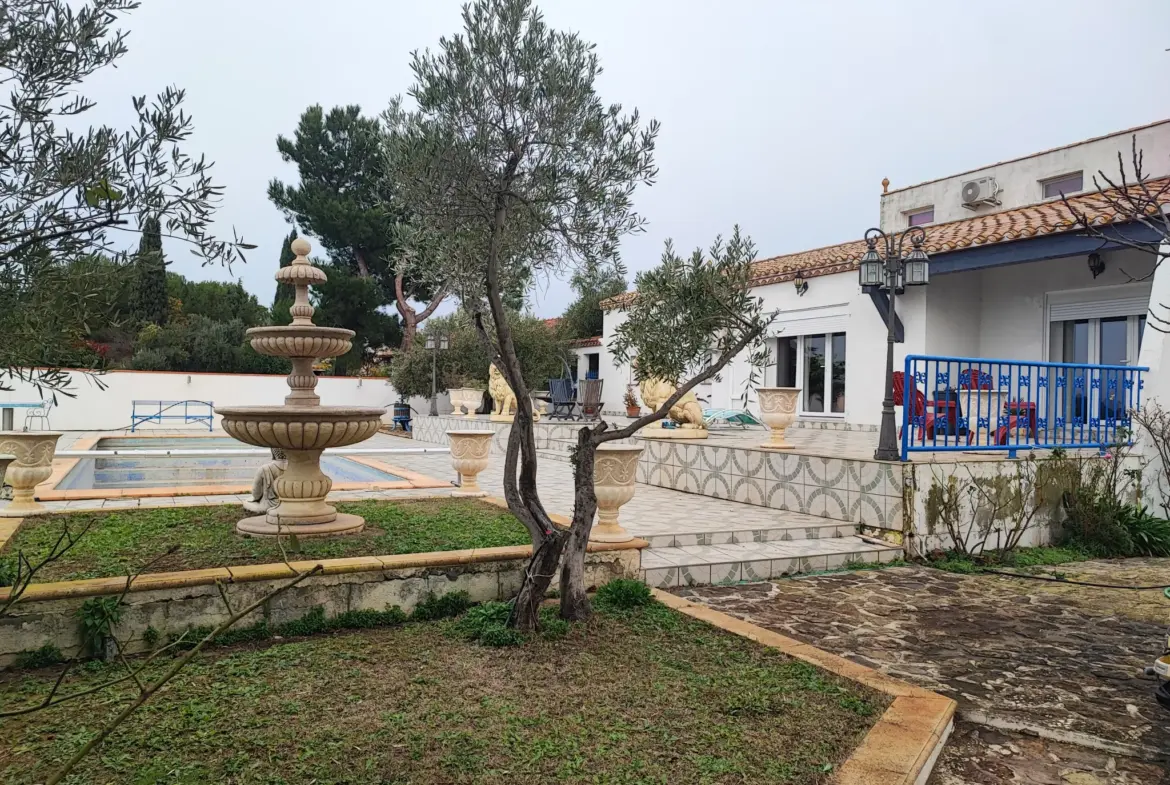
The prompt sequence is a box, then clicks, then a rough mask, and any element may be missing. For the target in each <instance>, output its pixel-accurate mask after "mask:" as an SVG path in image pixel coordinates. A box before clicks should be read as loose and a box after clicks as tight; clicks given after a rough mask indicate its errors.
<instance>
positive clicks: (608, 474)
mask: <svg viewBox="0 0 1170 785" xmlns="http://www.w3.org/2000/svg"><path fill="white" fill-rule="evenodd" d="M641 452H642V448H641V447H640V446H638V445H636V444H613V443H610V444H602V445H600V446H599V447H598V448H597V460H596V462H595V463H594V465H593V491H594V493H596V494H597V523H596V524H595V525H594V526H593V531H592V532H590V534H589V539H591V540H593V541H594V542H629V541H630V540H632V539H634V535H632V534H630V533H629V532H628V531H626V530H625V529H623V528H622V527H621V526H620V525H619V524H618V509H619V508H620V507H621V506H622V505H623V504H625V503H626V502H628V501H629V500H630V499H632V498H634V474H635V472H636V471H637V469H638V455H639V454H640V453H641Z"/></svg>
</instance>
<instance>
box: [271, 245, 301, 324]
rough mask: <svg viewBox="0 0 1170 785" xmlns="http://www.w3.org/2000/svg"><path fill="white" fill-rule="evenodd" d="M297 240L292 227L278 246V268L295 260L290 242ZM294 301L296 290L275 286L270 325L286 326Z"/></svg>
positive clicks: (285, 286) (280, 285) (286, 285)
mask: <svg viewBox="0 0 1170 785" xmlns="http://www.w3.org/2000/svg"><path fill="white" fill-rule="evenodd" d="M295 239H297V230H296V227H295V226H294V227H293V228H292V230H291V231H289V233H288V237H286V238H284V242H283V243H281V245H280V266H281V267H288V266H289V265H290V264H292V260H293V259H295V258H297V257H296V254H294V253H293V252H292V248H291V247H290V246H291V245H292V241H293V240H295ZM295 299H296V290H295V289H293V287H291V286H289V285H288V284H286V283H278V284H277V285H276V294H275V295H273V297H272V323H273V324H288V323H289V320H290V319H291V318H292V317H291V316H289V313H288V309H289V307H290V306H291V305H292V304H293V301H294V300H295Z"/></svg>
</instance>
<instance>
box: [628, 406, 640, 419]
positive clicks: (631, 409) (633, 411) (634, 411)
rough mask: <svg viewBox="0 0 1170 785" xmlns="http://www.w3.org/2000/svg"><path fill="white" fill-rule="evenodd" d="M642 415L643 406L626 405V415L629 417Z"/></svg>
mask: <svg viewBox="0 0 1170 785" xmlns="http://www.w3.org/2000/svg"><path fill="white" fill-rule="evenodd" d="M641 415H642V407H641V406H627V407H626V416H627V417H629V418H631V419H633V418H637V417H640V416H641Z"/></svg>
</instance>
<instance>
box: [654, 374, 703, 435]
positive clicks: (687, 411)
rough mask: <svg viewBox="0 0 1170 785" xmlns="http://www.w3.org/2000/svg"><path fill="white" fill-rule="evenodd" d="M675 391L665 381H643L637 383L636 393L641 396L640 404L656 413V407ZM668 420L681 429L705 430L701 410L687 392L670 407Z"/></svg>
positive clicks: (672, 385)
mask: <svg viewBox="0 0 1170 785" xmlns="http://www.w3.org/2000/svg"><path fill="white" fill-rule="evenodd" d="M677 389H678V387H676V386H675V385H674V384H672V383H671V382H668V381H666V380H665V379H657V378H651V379H643V380H642V381H641V382H639V383H638V391H639V392H640V393H641V394H642V403H644V404H645V405H646V407H647V408H648V409H650V410H651V411H657V410H658V407H659V406H661V405H662V404H663V403H664V402H665V401H666V399H667V398H669V397H670V396H672V395H674V392H675V390H677ZM670 419H672V420H674V421H675V422H676V423H678V424H679V427H681V428H688V429H696V428H706V425H704V424H703V408H702V407H701V406H699V400H698V399H697V398H695V394H694V392H688V393H687V394H686V395H684V396H683V397H682V398H680V399H679V400H678V402H677V403H675V405H674V406H672V407H670Z"/></svg>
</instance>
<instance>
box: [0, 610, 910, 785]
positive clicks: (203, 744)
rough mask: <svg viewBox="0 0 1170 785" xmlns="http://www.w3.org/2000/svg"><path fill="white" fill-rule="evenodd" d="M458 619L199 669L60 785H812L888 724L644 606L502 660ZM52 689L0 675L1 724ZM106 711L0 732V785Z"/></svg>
mask: <svg viewBox="0 0 1170 785" xmlns="http://www.w3.org/2000/svg"><path fill="white" fill-rule="evenodd" d="M603 604H604V603H603ZM499 613H501V611H500V610H499V608H496V609H494V610H491V609H489V611H486V612H485V614H484V615H485V616H487V617H489V619H488V620H489V621H490V620H491V617H493V615H498V614H499ZM466 619H467V614H465V615H464V616H462V617H461V618H458V619H445V620H443V621H438V622H428V623H406V624H402V625H399V626H395V627H391V628H387V629H370V630H363V631H360V632H342V633H335V634H333V635H329V636H321V637H316V638H309V639H305V640H296V641H281V642H266V643H262V644H256V643H253V644H250V645H246V646H239V647H236V648H226V649H223V648H217V649H213V650H210V651H208V652H207V653H206V655H204V656H202V657H200V658H199V659H198V660H196V662H195V663H194V664H193V665H192V666H190V667H189V668H188V669H186V670H184V671H183V672H182V673H181V674H180V675H179V677H178V678H177V679H176V680H175V682H173V683H172V685H171V686H170V687H169V688H168V689H167V690H165V691H164V692H162V693H161V694H159V695H157V696H156V697H155V698H154V699H153V700H152V701H151V702H150V703H148V704H146V706H144V707H143V709H142V710H141V711H140V712H139V713H138V714H136V715H135V716H134V717H132V718H131V720H130V721H129V722H128V724H127V725H125V726H123V727H122V729H121V730H120V731H119V732H118V733H116V734H114V735H113V736H112V737H111V738H110V739H109V740H108V741H107V742H106V743H105V745H104V746H103V747H102V749H101V751H100V752H99V753H98V754H96V755H93V756H92V757H90V758H89V759H87V760H86V761H85V762H84V763H83V764H82V765H81V767H80V769H79V770H78V771H77V773H76V774H75V775H74V777H73V778H72V779H71V780H70V782H71V783H78V784H79V783H91V782H92V783H106V782H127V783H131V782H133V783H178V782H231V783H235V784H236V785H258V784H259V783H290V784H291V783H309V782H322V783H325V782H327V783H353V784H354V785H357V784H358V783H363V784H364V783H391V782H392V783H415V784H416V785H428V784H430V783H490V782H501V781H507V782H514V783H517V784H518V785H525V784H528V783H531V784H532V785H535V784H536V783H549V782H556V783H628V784H630V785H633V783H670V784H671V785H674V784H675V783H697V782H703V783H741V782H779V783H793V784H794V785H811V784H812V783H825V782H827V781H828V778H829V777H830V776H832V772H833V771H834V770H835V769H836V767H837V766H838V765H839V763H840V761H841V760H843V759H844V758H845V757H846V756H847V755H848V754H849V753H850V752H851V751H852V750H853V748H854V747H855V746H856V744H857V743H858V741H859V740H860V738H861V736H862V735H863V734H864V733H865V732H866V731H867V730H868V728H869V727H870V726H871V725H872V723H873V722H874V721H875V720H876V718H877V717H878V716H880V714H881V712H882V711H883V710H884V707H885V706H886V705H887V704H888V699H887V698H886V697H885V696H883V695H881V694H879V693H875V692H872V691H869V690H867V689H865V688H863V687H861V686H859V685H856V684H853V683H850V682H847V681H844V680H841V679H838V678H837V677H835V676H832V675H830V674H827V673H824V672H822V671H819V670H817V669H816V668H814V667H812V666H810V665H807V664H805V663H802V662H798V661H795V660H792V659H790V658H788V657H786V656H784V655H782V654H780V653H778V652H776V651H774V650H771V649H768V648H765V647H762V646H759V645H756V644H754V643H752V642H751V641H748V640H746V639H743V638H740V637H738V636H734V635H730V634H728V633H724V632H722V631H720V630H716V629H714V628H712V627H709V626H707V625H705V624H702V623H701V622H698V621H696V620H694V619H690V618H688V617H686V616H683V615H681V614H678V613H676V612H674V611H672V610H670V609H668V608H666V607H664V606H662V605H660V604H658V603H651V604H648V605H638V606H634V607H630V608H624V609H614V610H612V611H611V610H601V611H599V612H598V613H597V614H595V615H594V617H593V618H592V619H590V620H589V621H588V622H585V623H580V624H572V625H567V629H565V630H563V631H562V632H563V635H562V636H561V637H559V638H556V639H554V640H549V639H546V638H543V637H539V636H538V637H534V638H532V639H531V640H528V641H527V642H525V643H524V648H523V649H520V650H516V649H507V648H504V649H500V648H493V647H491V646H488V645H481V644H477V643H473V642H469V641H467V640H465V639H464V638H463V636H462V635H460V634H459V633H458V628H459V627H460V626H461V625H464V624H465V620H466ZM161 659H162V660H166V659H167V658H166V657H163V658H161ZM167 665H168V662H166V661H159V662H156V663H152V664H151V665H150V666H148V672H149V673H151V674H156V673H157V672H158V671H160V670H161V669H164V668H166V667H167ZM117 667H118V666H117V665H116V664H95V665H93V666H90V667H88V668H85V669H78V672H77V673H76V674H71V676H70V678H69V682H68V684H66V685H65V687H66V688H67V689H70V690H72V689H78V688H83V687H84V686H86V685H87V684H92V683H96V682H97V681H98V680H101V679H105V678H108V677H109V676H110V675H111V674H112V673H114V672H115V671H116V668H117ZM111 669H113V670H111ZM53 675H54V672H53V671H44V672H39V673H27V672H26V673H23V674H22V673H7V674H3V675H0V707H11V706H14V705H23V704H24V703H25V702H28V701H33V700H36V699H37V697H38V696H41V695H43V694H44V691H45V690H46V689H48V688H49V685H50V684H51V680H52V678H53ZM128 693H129V687H127V690H126V694H128ZM113 697H114V696H113V695H111V694H110V693H105V694H102V695H93V696H88V697H86V698H83V699H81V700H79V701H77V702H76V703H73V704H70V706H69V707H68V708H64V707H63V708H62V709H57V710H52V711H48V712H42V713H40V714H37V715H31V716H28V717H20V718H16V719H13V720H9V721H7V722H5V723H4V724H3V725H0V749H3V750H4V751H5V752H4V753H3V754H0V782H37V781H43V780H44V778H45V776H46V775H47V774H48V773H49V772H51V771H53V770H54V769H55V768H56V767H57V766H59V765H60V763H61V762H62V761H63V760H65V759H66V758H67V757H68V756H69V755H70V754H71V753H72V752H74V751H75V750H76V749H77V747H78V746H79V745H80V744H82V743H84V741H85V740H86V739H87V738H88V737H89V736H90V735H91V734H92V733H93V732H94V731H95V730H96V729H97V727H98V726H99V725H100V724H101V723H102V722H103V721H104V720H106V719H108V718H109V717H110V716H112V715H113V714H114V713H116V712H117V711H118V710H119V709H120V707H121V705H122V701H120V700H114V699H112V698H113Z"/></svg>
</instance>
